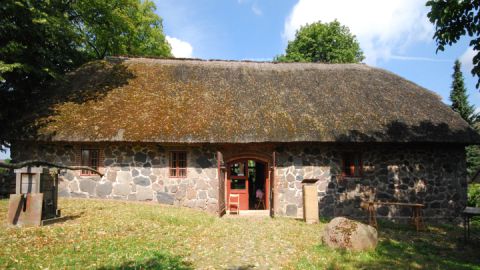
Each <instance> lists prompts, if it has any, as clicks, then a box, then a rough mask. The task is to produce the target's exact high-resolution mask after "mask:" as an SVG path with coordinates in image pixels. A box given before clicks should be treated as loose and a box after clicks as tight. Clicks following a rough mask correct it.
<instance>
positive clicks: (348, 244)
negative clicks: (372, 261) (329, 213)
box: [322, 217, 378, 251]
mask: <svg viewBox="0 0 480 270" xmlns="http://www.w3.org/2000/svg"><path fill="white" fill-rule="evenodd" d="M322 239H323V243H324V244H326V245H327V246H329V247H331V248H340V249H347V250H353V251H364V250H371V249H375V247H376V246H377V243H378V234H377V230H376V229H375V228H374V227H372V226H369V225H366V224H363V223H360V222H357V221H354V220H350V219H347V218H344V217H337V218H334V219H332V220H331V221H330V222H329V223H328V224H327V226H325V230H324V232H323V238H322Z"/></svg>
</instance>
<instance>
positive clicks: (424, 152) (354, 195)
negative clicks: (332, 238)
mask: <svg viewBox="0 0 480 270" xmlns="http://www.w3.org/2000/svg"><path fill="white" fill-rule="evenodd" d="M345 151H351V149H348V148H344V149H342V147H338V146H337V147H333V146H318V147H290V148H286V149H284V150H282V151H279V153H278V164H277V179H278V183H279V187H278V191H279V200H278V202H279V208H278V209H277V211H279V214H282V215H287V216H295V217H301V216H302V212H303V209H302V207H303V203H302V190H301V186H302V185H301V180H303V179H308V178H317V179H319V181H318V182H317V188H318V195H319V211H320V213H319V214H320V216H324V217H333V216H352V217H358V218H365V217H366V214H365V211H364V210H363V209H361V207H360V203H361V202H362V201H363V200H368V199H370V198H371V187H375V188H376V192H375V199H377V200H382V201H394V202H409V203H422V204H425V209H424V211H423V213H424V216H425V218H430V219H444V218H452V217H455V216H457V215H458V213H459V210H460V209H462V208H463V207H464V206H465V203H466V196H467V195H466V187H467V182H466V181H467V174H466V165H465V152H464V148H463V147H462V146H452V147H441V146H438V145H436V146H418V145H417V146H385V145H382V146H376V147H375V146H374V147H364V148H360V149H358V152H360V153H361V156H362V163H363V174H362V176H361V177H358V178H345V177H342V176H341V164H342V154H343V153H344V152H345ZM410 211H411V210H410V209H409V208H405V207H395V206H384V207H380V208H379V209H378V215H379V216H383V217H388V218H391V219H396V218H398V217H409V216H411V212H410Z"/></svg>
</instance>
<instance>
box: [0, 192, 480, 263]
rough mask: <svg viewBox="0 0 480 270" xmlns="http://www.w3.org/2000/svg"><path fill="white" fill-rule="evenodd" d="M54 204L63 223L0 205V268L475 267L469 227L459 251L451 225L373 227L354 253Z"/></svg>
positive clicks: (282, 232)
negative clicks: (375, 237) (20, 222)
mask: <svg viewBox="0 0 480 270" xmlns="http://www.w3.org/2000/svg"><path fill="white" fill-rule="evenodd" d="M60 207H61V208H62V213H63V216H67V217H70V219H69V220H67V221H65V222H62V223H56V224H53V225H49V226H45V227H40V228H23V229H20V228H9V227H7V226H6V225H5V217H6V211H7V201H6V200H3V201H0V217H1V219H0V220H1V221H2V225H0V243H2V247H1V248H0V269H4V268H5V269H46V268H48V269H112V270H113V269H231V268H233V269H249V268H256V269H280V268H284V269H480V256H479V254H480V238H479V233H480V230H479V228H480V226H478V224H477V225H476V226H475V228H474V231H473V232H472V236H473V237H474V239H473V241H472V244H471V245H467V246H464V245H463V244H462V241H461V240H462V236H463V234H462V233H463V231H462V229H461V228H459V227H456V226H437V227H429V230H428V231H426V232H419V233H417V232H416V231H415V230H414V229H412V227H411V226H399V225H392V224H381V230H380V243H379V246H378V248H377V249H376V250H375V251H371V252H361V253H354V252H345V251H337V250H331V249H328V248H326V247H325V246H323V245H321V244H320V238H321V233H322V229H323V223H322V224H317V225H307V224H305V223H303V222H300V221H297V220H293V219H287V218H275V219H271V218H217V217H215V216H212V215H209V214H206V213H204V212H200V211H196V210H193V209H188V208H178V207H168V206H164V205H159V204H154V203H138V202H125V201H111V200H85V199H62V200H60Z"/></svg>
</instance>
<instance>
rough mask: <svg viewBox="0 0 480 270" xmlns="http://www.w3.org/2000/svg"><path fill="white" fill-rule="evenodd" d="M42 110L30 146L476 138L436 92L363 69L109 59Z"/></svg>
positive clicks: (86, 70) (82, 73)
mask: <svg viewBox="0 0 480 270" xmlns="http://www.w3.org/2000/svg"><path fill="white" fill-rule="evenodd" d="M43 108H44V111H43V114H38V115H43V116H41V117H40V116H39V117H37V119H36V121H35V126H34V128H33V130H35V131H36V137H35V138H36V139H37V140H53V141H145V142H192V143H193V142H195V143H196V142H199V143H200V142H212V143H221V142H229V143H246V142H267V141H268V142H294V141H312V142H313V141H316V142H338V141H342V142H347V141H367V142H370V141H378V142H455V143H477V142H480V140H479V137H478V135H477V134H476V133H475V132H473V130H472V129H470V128H469V126H468V125H467V123H466V122H465V121H463V120H462V119H461V117H460V116H459V115H457V114H456V113H454V112H453V111H452V110H451V109H450V108H449V107H448V106H446V105H445V104H444V103H442V101H441V100H440V97H439V96H437V95H436V94H434V93H432V92H430V91H428V90H426V89H424V88H422V87H419V86H418V85H416V84H414V83H412V82H410V81H407V80H405V79H403V78H401V77H399V76H397V75H395V74H392V73H390V72H387V71H385V70H381V69H377V68H372V67H369V66H366V65H362V64H305V63H258V62H232V61H201V60H174V59H163V60H162V59H144V58H131V59H128V58H111V59H108V60H105V61H96V62H92V63H89V64H86V65H84V66H83V67H81V68H80V69H78V70H77V71H76V72H74V73H72V74H70V75H69V76H68V78H67V82H66V83H65V84H64V85H62V86H61V87H59V88H58V89H57V90H56V93H55V96H54V97H53V98H49V100H48V101H43ZM47 108H48V110H47V111H48V113H45V109H47Z"/></svg>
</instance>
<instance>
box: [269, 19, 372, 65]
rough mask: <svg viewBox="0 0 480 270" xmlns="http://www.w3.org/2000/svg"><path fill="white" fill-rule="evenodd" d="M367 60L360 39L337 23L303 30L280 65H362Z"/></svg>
mask: <svg viewBox="0 0 480 270" xmlns="http://www.w3.org/2000/svg"><path fill="white" fill-rule="evenodd" d="M364 58H365V57H364V56H363V52H362V50H361V49H360V44H359V43H358V41H357V39H356V37H355V36H354V35H353V34H351V33H350V30H349V29H348V27H346V26H343V25H341V24H340V23H339V22H338V21H337V20H335V21H333V22H330V23H322V22H316V23H312V24H307V25H305V26H303V27H301V28H300V29H299V30H298V31H297V33H296V34H295V39H294V40H293V41H289V42H288V46H287V49H286V52H285V54H284V55H279V56H277V57H275V59H274V60H275V61H279V62H323V63H358V62H361V61H362V60H363V59H364Z"/></svg>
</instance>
